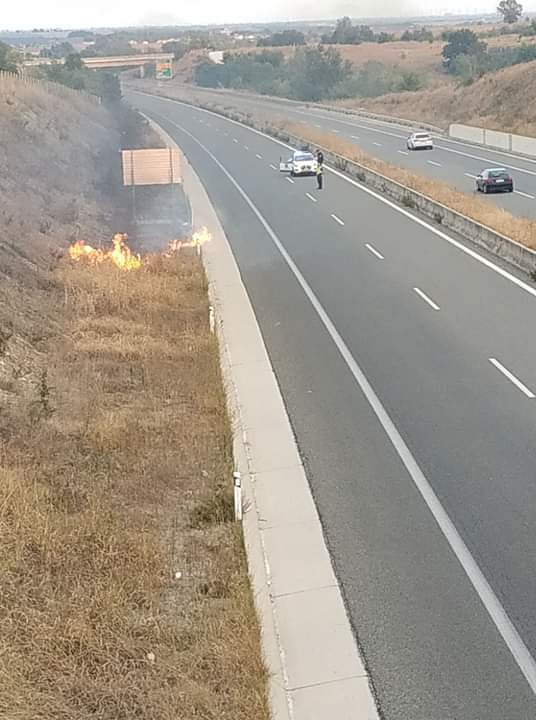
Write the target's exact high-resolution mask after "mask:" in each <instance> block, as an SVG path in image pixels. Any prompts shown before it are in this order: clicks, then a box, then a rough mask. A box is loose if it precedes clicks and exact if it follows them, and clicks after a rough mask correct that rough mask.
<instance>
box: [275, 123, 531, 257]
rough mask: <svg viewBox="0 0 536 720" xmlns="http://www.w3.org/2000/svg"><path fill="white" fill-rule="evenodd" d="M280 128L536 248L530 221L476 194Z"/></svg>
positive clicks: (301, 128) (300, 129)
mask: <svg viewBox="0 0 536 720" xmlns="http://www.w3.org/2000/svg"><path fill="white" fill-rule="evenodd" d="M280 127H281V128H282V129H283V130H285V131H287V132H289V133H290V134H292V135H296V136H298V137H300V138H303V139H304V140H307V141H309V142H311V143H313V144H314V145H317V146H321V147H323V148H326V149H328V150H331V151H332V152H334V153H337V154H338V155H341V156H343V157H345V158H347V159H349V160H354V161H355V162H358V163H360V164H361V165H364V166H365V167H367V168H370V169H371V170H374V171H376V172H378V173H381V174H382V175H385V176H386V177H388V178H390V179H391V180H396V181H397V182H399V183H401V184H402V185H405V186H406V187H409V188H411V189H413V190H417V191H418V192H420V193H422V194H423V195H426V196H427V197H429V198H432V199H433V200H435V201H437V202H439V203H441V204H443V205H446V206H447V207H449V208H451V209H452V210H456V211H457V212H459V213H461V214H462V215H465V216H467V217H469V218H471V219H473V220H476V221H477V222H479V223H482V224H483V225H487V226H488V227H490V228H492V229H493V230H496V231H497V232H499V233H501V234H502V235H506V236H507V237H509V238H512V239H513V240H516V241H517V242H519V243H522V244H523V245H526V246H527V247H530V248H533V249H536V222H534V221H532V220H528V219H526V218H519V217H515V216H514V215H511V214H510V213H508V212H506V211H505V210H503V209H502V208H499V207H497V206H496V205H492V204H491V203H489V202H486V201H485V200H483V199H481V198H479V197H478V196H476V195H475V196H473V195H469V194H467V193H463V192H460V191H459V190H455V189H454V188H453V187H451V186H450V185H448V184H447V183H444V182H440V181H437V180H432V179H429V178H425V177H423V176H421V175H416V174H415V173H411V172H409V171H407V170H403V169H402V168H400V167H398V166H396V165H391V164H390V163H386V162H383V161H382V160H378V159H376V158H374V157H372V156H371V155H367V154H366V153H363V152H361V151H360V150H359V149H357V148H356V147H355V145H353V144H352V143H351V142H349V141H347V140H343V139H341V138H339V137H337V136H336V135H334V134H332V133H324V132H321V131H316V130H314V129H313V128H310V127H309V126H308V125H306V124H305V123H299V124H292V123H281V124H280Z"/></svg>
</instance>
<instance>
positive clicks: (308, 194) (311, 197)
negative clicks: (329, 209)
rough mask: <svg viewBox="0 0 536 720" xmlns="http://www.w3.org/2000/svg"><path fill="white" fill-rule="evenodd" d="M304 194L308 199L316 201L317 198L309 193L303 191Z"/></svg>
mask: <svg viewBox="0 0 536 720" xmlns="http://www.w3.org/2000/svg"><path fill="white" fill-rule="evenodd" d="M305 195H306V196H307V197H308V198H309V200H312V201H313V202H318V200H317V199H316V198H315V197H313V196H312V195H311V193H305Z"/></svg>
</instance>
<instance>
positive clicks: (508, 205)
mask: <svg viewBox="0 0 536 720" xmlns="http://www.w3.org/2000/svg"><path fill="white" fill-rule="evenodd" d="M197 91H198V92H200V90H199V89H198V90H197ZM206 95H207V98H209V97H210V98H213V99H216V100H218V101H219V102H220V103H221V101H222V98H224V97H227V98H228V101H227V102H226V103H225V104H229V105H233V106H236V107H237V108H239V109H242V110H243V111H245V112H248V111H249V112H254V113H256V114H257V115H258V114H259V112H262V110H263V109H265V110H266V111H269V112H272V113H276V114H277V115H279V116H284V117H286V118H287V119H288V120H290V121H291V122H306V123H307V124H308V125H310V126H311V127H313V128H314V129H315V130H320V131H324V132H330V133H334V134H337V135H339V136H340V137H341V138H342V139H344V140H346V141H348V142H351V143H352V144H354V145H357V146H358V147H359V148H360V149H361V150H363V151H364V152H367V153H369V154H370V155H373V156H375V157H377V158H379V159H381V160H385V161H387V162H390V163H393V164H395V165H399V166H401V167H404V168H406V169H408V170H411V171H412V172H416V173H418V174H420V175H424V176H429V177H431V178H434V179H436V180H442V181H444V182H447V183H449V184H450V185H453V186H455V187H456V188H458V189H459V190H463V191H464V192H470V193H471V192H476V191H475V178H476V176H477V175H478V174H479V173H480V172H481V171H482V170H484V169H485V168H489V167H504V168H506V169H507V170H508V171H509V172H510V173H511V174H512V177H513V179H514V188H515V190H514V193H513V194H510V193H493V194H492V195H488V196H486V198H485V201H486V202H489V203H490V204H491V203H495V204H497V205H499V206H500V207H503V208H504V209H505V210H508V211H509V212H511V213H513V214H514V215H519V216H522V217H529V218H534V217H536V159H534V160H532V159H530V158H524V157H520V156H518V155H513V154H510V153H506V152H501V151H495V150H490V149H487V148H482V147H479V146H475V145H471V144H470V143H464V142H461V141H457V140H449V139H447V138H445V137H443V136H434V142H435V148H434V150H431V151H430V150H418V151H408V149H407V147H406V140H407V138H408V135H409V134H410V133H411V131H412V130H411V128H408V127H405V126H399V125H395V124H392V123H386V122H378V121H373V120H370V119H365V118H360V117H357V116H351V115H346V114H344V113H337V112H331V111H326V110H318V109H315V108H311V107H309V108H308V107H306V106H305V105H304V106H299V105H296V104H295V103H292V104H290V103H288V102H285V101H284V100H276V101H274V100H272V99H268V98H264V97H262V96H253V97H252V96H248V95H246V94H241V93H233V92H224V93H221V92H218V93H215V92H214V91H206ZM415 129H416V130H417V129H419V128H418V126H416V127H415ZM479 196H480V194H479Z"/></svg>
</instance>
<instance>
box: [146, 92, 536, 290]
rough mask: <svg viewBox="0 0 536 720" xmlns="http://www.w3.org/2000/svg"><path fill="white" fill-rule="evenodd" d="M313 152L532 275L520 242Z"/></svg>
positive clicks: (265, 129) (271, 131)
mask: <svg viewBox="0 0 536 720" xmlns="http://www.w3.org/2000/svg"><path fill="white" fill-rule="evenodd" d="M156 97H163V96H156ZM169 99H170V100H175V101H176V102H181V103H183V104H185V105H191V106H192V107H199V108H201V109H204V110H208V111H209V112H212V113H214V114H216V115H221V116H223V117H226V118H228V119H230V120H234V121H235V122H238V123H241V124H243V125H245V126H247V127H251V128H253V129H254V130H258V131H260V132H262V133H265V134H266V135H269V136H271V137H273V138H275V139H277V140H280V141H281V142H283V143H288V144H289V145H291V146H293V147H304V148H305V147H310V146H311V143H310V142H309V141H308V140H305V139H303V138H300V137H298V136H296V135H291V134H289V133H287V132H284V131H282V130H279V129H278V128H275V127H273V126H271V125H269V124H268V123H267V124H264V125H259V124H258V123H255V122H254V121H253V120H252V119H251V118H250V117H244V116H243V115H241V114H240V113H238V112H232V111H225V110H224V109H222V108H219V107H218V108H214V107H212V106H209V105H207V106H204V105H203V104H200V103H193V102H187V101H184V100H179V101H177V99H176V98H169ZM315 149H322V152H323V153H324V159H325V161H326V163H327V164H328V166H331V167H332V168H334V169H335V170H337V171H340V172H342V173H344V174H345V175H348V176H349V177H351V178H353V179H355V180H356V181H357V182H359V183H362V184H363V185H366V186H367V187H370V188H371V189H372V190H375V191H377V192H380V193H382V194H383V195H386V196H388V197H389V198H391V199H392V200H393V201H394V202H395V203H397V204H399V205H402V206H404V207H405V208H407V209H408V212H409V211H416V212H418V213H420V214H422V215H424V216H425V217H427V218H429V219H431V220H433V221H434V222H435V223H436V224H437V225H438V226H441V227H442V228H444V229H446V230H451V231H453V232H454V233H457V234H458V235H460V236H461V237H462V238H464V239H466V240H469V241H470V242H472V243H474V244H475V245H478V246H479V247H482V248H484V249H485V250H487V251H488V252H490V253H492V254H493V255H496V256H497V257H499V258H501V259H502V260H504V261H506V262H507V263H509V264H510V265H512V266H513V267H515V268H516V269H517V270H521V271H522V272H523V273H527V274H528V275H531V276H532V274H533V273H534V272H535V271H536V251H534V250H531V249H530V248H528V247H526V246H525V245H521V243H518V242H516V241H515V240H512V239H511V238H509V237H506V236H505V235H501V234H500V233H498V232H496V231H495V230H492V229H491V228H489V227H487V226H485V225H482V224H480V223H478V222H476V221H475V220H471V218H468V217H466V216H465V215H462V214H461V213H458V212H456V211H455V210H452V209H451V208H449V207H447V206H446V205H442V204H441V203H439V202H436V201H435V200H432V198H429V197H427V196H426V195H423V194H421V193H419V192H417V191H416V190H412V189H411V188H409V187H406V186H405V185H402V184H400V183H398V182H396V180H391V179H390V178H388V177H386V176H385V175H381V174H380V173H378V172H376V171H374V170H371V169H370V168H368V167H366V166H365V165H360V164H359V163H357V162H355V161H353V160H349V159H348V158H345V157H343V156H341V155H337V154H336V153H334V152H332V151H331V150H328V149H327V148H322V147H320V146H318V145H315Z"/></svg>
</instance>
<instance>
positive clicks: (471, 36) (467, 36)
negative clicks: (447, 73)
mask: <svg viewBox="0 0 536 720" xmlns="http://www.w3.org/2000/svg"><path fill="white" fill-rule="evenodd" d="M443 39H444V40H447V44H446V45H445V46H444V47H443V50H442V51H441V54H442V55H443V58H444V63H445V65H446V66H447V69H449V70H450V68H451V67H452V63H453V61H454V60H455V59H456V58H457V57H458V56H459V55H481V54H483V53H484V52H485V51H486V43H484V42H481V41H480V40H479V39H478V36H477V35H476V33H474V32H473V31H472V30H468V29H467V28H464V29H463V30H454V31H452V32H447V33H443Z"/></svg>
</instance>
